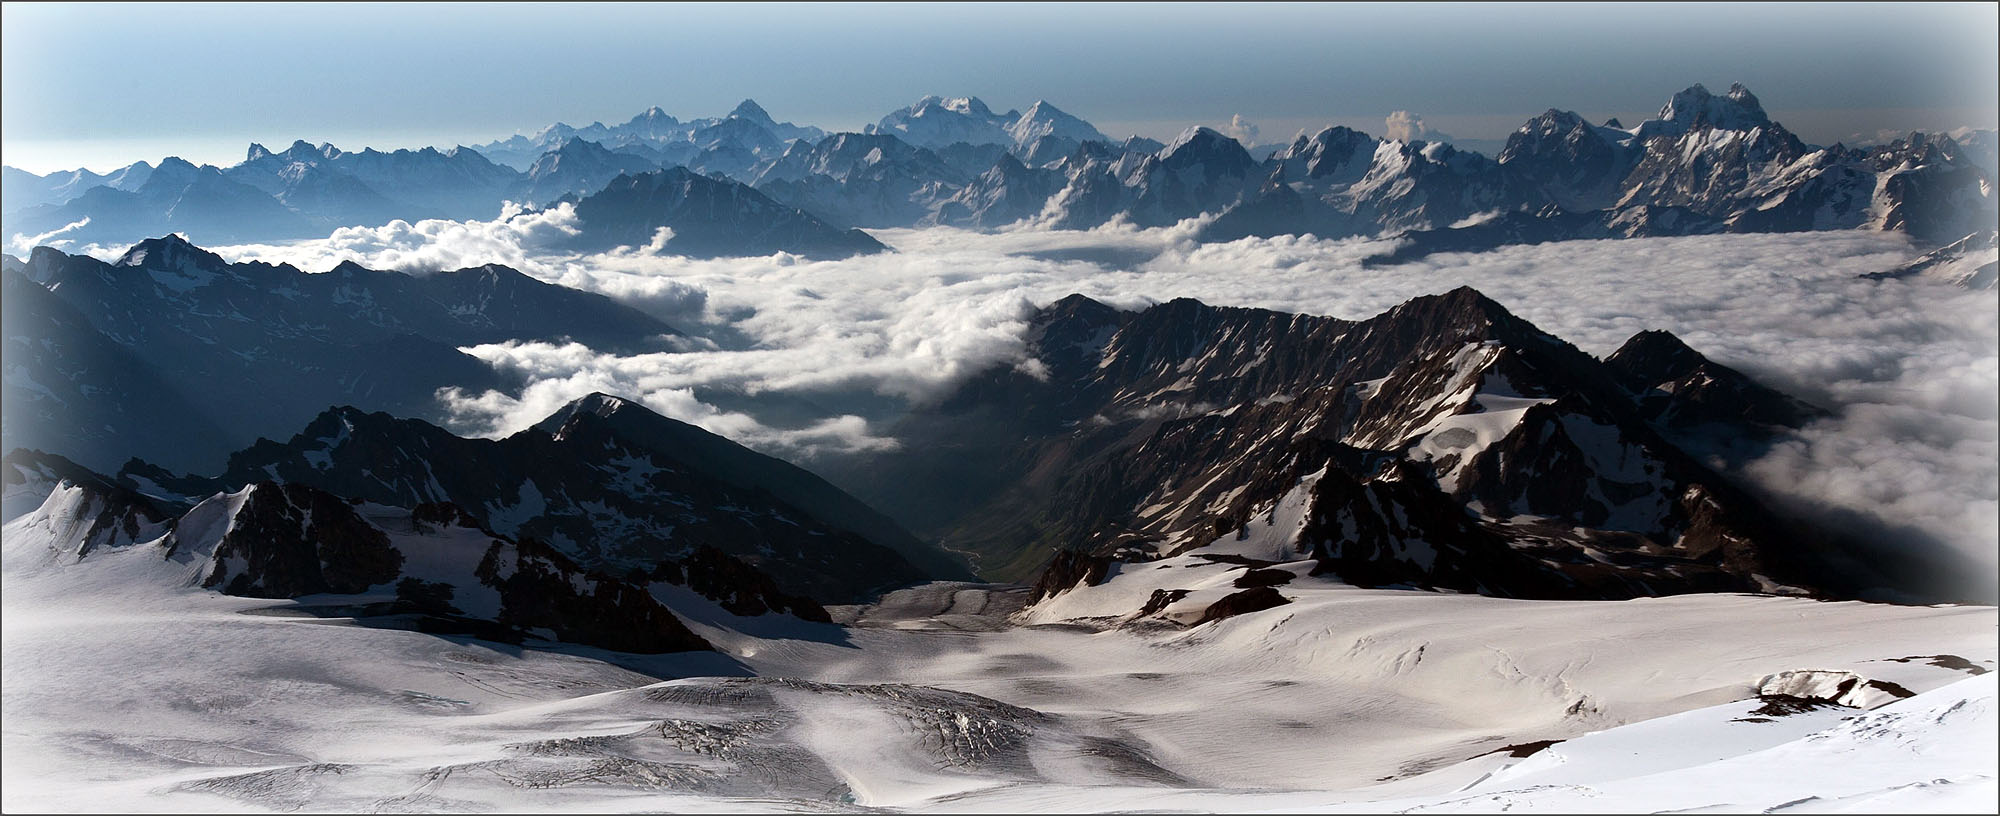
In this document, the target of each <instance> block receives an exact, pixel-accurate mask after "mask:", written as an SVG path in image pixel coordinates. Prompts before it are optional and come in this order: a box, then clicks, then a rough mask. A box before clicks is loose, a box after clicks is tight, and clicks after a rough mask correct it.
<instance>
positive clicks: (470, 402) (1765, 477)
mask: <svg viewBox="0 0 2000 816" xmlns="http://www.w3.org/2000/svg"><path fill="white" fill-rule="evenodd" d="M563 218H564V216H563V215H562V214H560V213H554V214H542V215H528V214H523V213H519V212H515V213H512V214H510V215H508V216H504V217H503V218H501V219H498V220H496V221H494V222H472V223H463V222H421V223H419V224H415V225H401V226H398V225H390V226H389V227H383V228H379V229H374V230H343V231H341V233H337V234H336V235H335V236H333V237H331V238H329V239H328V240H326V241H322V242H309V243H304V244H298V245H293V246H285V247H234V248H224V249H223V250H221V251H222V252H223V254H224V255H225V256H230V257H256V258H261V259H265V260H285V261H291V262H293V263H297V264H299V265H301V266H303V267H304V268H307V269H313V270H322V269H326V268H330V267H331V266H332V264H333V263H335V262H337V261H339V260H356V261H359V262H361V263H363V264H366V265H369V266H376V267H381V268H395V267H398V266H404V267H416V268H420V269H436V268H445V267H450V266H469V265H474V264H478V263H485V262H496V261H497V262H501V263H507V264H509V265H513V266H516V267H518V268H521V269H522V270H523V271H526V272H529V273H531V274H534V275H537V276H539V277H542V278H544V279H547V280H551V281H554V282H557V283H562V284H565V285H569V286H574V287H577V288H582V289H589V290H593V291H598V292H603V293H605V294H607V295H610V296H612V297H616V298H619V299H622V300H624V301H626V302H628V303H631V304H633V305H635V306H637V307H639V308H642V309H645V310H647V311H649V312H651V313H653V314H656V315H658V316H660V317H662V318H663V319H666V320H667V321H669V322H671V323H673V324H674V325H676V326H678V327H680V328H682V329H683V330H685V331H689V332H692V333H694V334H695V335H697V336H700V337H702V338H705V339H706V340H707V341H708V343H709V347H708V348H704V349H697V350H693V351H689V352H684V353H675V354H652V355H642V356H628V357H615V356H610V355H603V354H598V353H596V352H592V351H590V350H589V349H585V348H583V347H581V346H556V345H551V344H546V343H525V344H504V345H492V346H481V347H478V348H474V349H470V350H469V351H470V353H472V354H474V355H476V356H478V357H480V358H482V359H485V360H487V361H489V362H490V363H492V364H493V365H495V366H498V367H502V368H507V369H510V370H515V371H519V372H522V373H524V374H526V375H528V376H529V378H530V379H531V381H532V382H533V384H532V385H530V386H529V387H528V388H527V390H526V391H525V392H523V393H521V394H515V395H509V394H491V393H489V394H464V393H456V392H453V393H447V394H444V395H442V396H443V398H444V399H445V400H446V401H447V403H448V404H449V406H450V408H451V410H452V414H453V416H455V417H457V419H458V427H459V429H460V430H462V431H472V432H478V433H487V434H497V433H504V432H509V431H512V430H517V429H519V428H521V427H524V426H526V425H527V424H529V423H531V422H533V421H535V420H537V419H539V418H541V417H542V416H545V415H547V414H548V413H549V412H550V411H552V410H554V408H555V407H557V406H558V405H560V404H561V403H562V402H563V401H565V400H568V399H572V398H574V397H577V396H581V395H582V394H584V393H588V392H590V391H593V390H602V391H608V392H612V393H618V394H622V395H627V396H631V397H634V398H637V399H640V400H642V401H643V402H645V403H646V404H647V405H649V406H650V407H652V408H654V409H655V410H659V411H661V412H663V413H666V414H667V415H669V416H673V417H675V418H678V419H682V420H684V421H688V422H693V423H695V424H698V425H701V426H703V427H705V428H708V429H709V430H712V431H715V432H717V433H721V434H723V435H726V436H730V437H732V438H736V439H738V440H739V441H742V442H744V443H746V444H750V445H752V446H753V447H759V448H762V449H765V450H769V451H771V452H774V453H778V454H781V455H789V456H795V457H806V458H810V457H812V456H815V455H827V454H834V453H839V452H843V451H853V450H867V449H878V448H881V447H885V446H890V445H893V444H895V442H894V440H892V439H887V438H884V436H883V435H882V434H883V431H882V427H883V426H884V425H885V423H887V422H889V421H891V420H893V419H894V417H895V416H896V415H897V412H898V411H899V410H900V409H901V408H902V407H903V406H906V405H907V404H909V403H912V402H922V401H924V400H929V399H934V398H936V397H938V396H939V395H941V394H943V393H945V392H946V391H947V390H948V389H949V388H951V387H952V386H953V385H954V384H956V383H957V382H959V381H961V380H962V379H963V378H964V377H966V376H968V375H969V374H971V373H972V372H975V371H978V370H981V369H984V368H986V367H988V366H993V365H1002V364H1007V365H1018V364H1020V363H1022V362H1023V360H1024V358H1023V345H1022V340H1021V334H1022V331H1023V329H1025V327H1026V320H1027V318H1028V316H1029V315H1030V314H1031V312H1032V310H1033V309H1034V308H1035V307H1036V306H1037V305H1041V304H1046V303H1049V302H1052V301H1054V300H1056V299H1058V298H1061V297H1063V296H1065V295H1068V294H1070V293H1072V292H1080V293H1082V294H1085V295H1087V296H1090V297H1093V298H1097V299H1099V300H1102V301H1105V302H1107V303H1110V304H1112V305H1115V306H1119V307H1121V308H1139V307H1143V306H1145V305H1147V304H1148V303H1152V302H1158V301H1164V300H1168V299H1171V298H1174V297H1194V298H1198V299H1200V300H1203V301H1206V302H1209V303H1214V304H1219V305H1231V306H1250V307H1261V308H1269V309H1277V310H1282V311H1292V312H1309V313H1315V314H1327V315H1334V316H1337V317H1343V318H1349V319H1359V318H1365V317H1369V316H1372V315H1374V314H1378V313H1380V312H1382V311H1384V310H1386V309H1388V308H1390V307H1392V306H1394V305H1396V304H1398V303H1401V302H1403V301H1405V300H1407V299H1409V298H1411V297H1415V296H1418V295H1423V294H1431V293H1437V292H1443V291H1446V290H1448V289H1451V288H1453V287H1456V286H1459V285H1461V284H1469V285H1471V286H1474V287H1475V288H1478V289H1479V290H1480V291H1482V292H1484V293H1486V294H1487V295H1488V296H1490V297H1492V298H1494V299H1495V300H1498V301H1499V302H1501V303H1503V304H1505V305H1506V306H1507V307H1508V308H1509V309H1511V310H1512V311H1514V312H1515V313H1516V314H1518V315H1520V316H1521V317H1523V318H1526V319H1528V320H1530V321H1532V322H1534V323H1535V324H1536V325H1538V326H1540V327H1541V328H1543V329H1544V330H1547V331H1549V332H1552V333H1554V334H1556V335H1557V336H1560V337H1562V338H1564V339H1566V340H1569V341H1570V342H1573V343H1575V344H1577V345H1578V346H1579V347H1581V348H1582V349H1583V350H1584V351H1586V352H1589V353H1592V354H1596V355H1599V356H1602V355H1605V354H1608V353H1610V352H1611V351H1612V350H1614V349H1616V348H1617V347H1618V345H1619V344H1621V343H1623V342H1624V341H1625V339H1626V338H1628V337H1630V336H1631V335H1632V334H1634V333H1636V332H1638V331H1641V330H1644V329H1654V328H1659V329H1667V330H1670V331H1673V332H1674V333H1676V334H1678V335H1680V336H1681V337H1682V338H1683V339H1684V340H1686V341H1687V342H1688V344H1689V345H1691V346H1693V347H1695V348H1696V349H1698V350H1700V351H1702V352H1703V353H1705V354H1707V355H1709V356H1710V357H1712V358H1714V359H1716V360H1717V361H1719V362H1722V363H1724V364H1726V365H1730V366H1733V367H1736V368H1739V369H1741V370H1743V371H1745V372H1746V373H1749V374H1751V375H1752V376H1755V377H1757V378H1759V379H1761V380H1763V381H1764V382H1766V383H1768V384H1771V385H1773V386H1775V387H1778V388H1780V389H1782V390H1785V391H1787V392H1789V393H1792V394H1795V395H1797V396H1799V397H1801V398H1804V399H1807V400H1809V401H1812V402H1815V403H1818V404H1820V405H1823V406H1826V407H1829V408H1833V409H1835V412H1836V416H1835V418H1833V419H1831V420H1828V421H1825V422H1822V423H1820V424H1818V425H1815V426H1813V427H1811V428H1809V429H1807V431H1806V432H1805V433H1803V434H1800V435H1799V436H1798V437H1797V438H1796V439H1792V440H1790V441H1787V442H1786V443H1784V444H1781V445H1779V446H1778V447H1777V448H1776V449H1774V450H1773V451H1772V452H1771V453H1770V454H1769V455H1767V456H1765V457H1763V458H1762V459H1760V460H1759V461H1757V462H1754V463H1752V464H1751V465H1749V466H1748V468H1747V469H1746V473H1747V475H1749V476H1750V477H1752V478H1753V479H1755V480H1756V481H1757V482H1758V483H1759V484H1760V485H1762V486H1763V488H1764V489H1765V490H1766V491H1767V492H1768V493H1769V494H1770V495H1772V496H1774V497H1776V498H1778V499H1779V500H1781V501H1783V502H1785V503H1788V504H1789V505H1791V506H1793V507H1795V508H1798V509H1805V510H1811V509H1815V508H1826V509H1830V510H1839V511H1845V512H1852V513H1858V514H1862V515H1863V516H1866V517H1868V518H1872V519H1875V520H1878V521H1880V522H1881V524H1882V526H1883V529H1885V530H1908V531H1915V532H1916V533H1919V534H1922V535H1925V536H1929V537H1932V538H1936V539H1940V540H1944V541H1947V542H1949V543H1951V544H1952V545H1954V546H1956V547H1957V548H1958V549H1960V550H1963V551H1965V552H1970V553H1975V554H1977V555H1979V556H1980V557H1981V558H1982V559H1983V560H1984V561H1985V562H1986V563H1993V562H1994V561H1995V560H1996V559H1995V555H1994V553H1995V550H1996V533H1995V530H1996V527H2000V464H1996V460H2000V416H1997V415H2000V397H1997V396H1996V394H2000V363H1996V345H2000V317H1996V312H1995V309H1994V295H1993V294H1992V293H1991V292H1966V291H1962V290H1958V289H1954V288H1950V287H1945V286H1938V285H1930V284H1925V283H1920V282H1906V281H1870V280H1860V279H1857V278H1856V277H1855V276H1856V275H1858V274H1861V273H1864V272H1874V271H1880V270H1883V269H1887V268H1890V267H1892V266H1895V265H1897V264H1898V263H1901V262H1903V261H1905V260H1907V259H1909V258H1911V257H1913V256H1914V255H1915V254H1917V249H1915V248H1914V247H1912V246H1911V245H1909V244H1908V242H1907V241H1906V240H1905V239H1903V238H1902V237H1901V236H1897V235H1888V234H1878V233H1864V232H1839V233H1811V234H1799V235H1725V236H1701V237H1691V238H1655V239H1635V240H1620V241H1574V242H1565V243H1558V244H1547V245H1542V246H1528V247H1511V248H1506V249H1502V250H1499V251H1494V252H1488V253H1480V254H1472V255H1466V254H1449V253H1447V254H1439V255H1433V256H1430V257H1427V258H1425V259H1423V260H1421V261H1418V262H1414V263H1410V264H1404V265H1400V266H1394V267H1382V268H1363V267H1362V266H1361V265H1360V263H1359V261H1360V259H1361V258H1364V257H1367V256H1369V255H1374V254H1377V253H1379V252H1381V251H1383V250H1384V249H1385V248H1386V247H1387V244H1385V243H1384V242H1381V241H1374V240H1368V239H1348V240H1341V241H1323V240H1318V239H1313V238H1297V237H1281V238H1274V239H1249V240H1244V241H1238V242H1234V243H1228V244H1198V243H1195V242H1194V241H1193V240H1192V239H1191V237H1190V236H1191V234H1192V227H1193V224H1192V223H1191V222H1190V223H1184V224H1182V225H1180V226H1179V227H1175V228H1168V229H1156V230H1137V229H1133V228H1130V227H1127V226H1111V227H1106V228H1102V229H1099V230H1093V231H1089V232H1048V231H1018V232H1003V233H995V234H982V233H974V232H966V231H960V230H954V229H930V230H885V231H879V232H877V233H875V234H876V236H877V237H878V238H879V239H881V240H883V241H884V242H885V243H887V244H889V245H890V246H893V247H895V248H896V249H897V250H898V251H897V252H896V253H895V254H892V255H885V256H871V257H865V258H856V259H849V260H844V261H823V262H814V261H806V260H803V259H800V258H796V257H792V256H787V255H775V256H771V257H765V258H741V259H719V260H706V261H703V260H691V259H687V258H679V257H672V256H662V255H659V254H657V253H656V252H653V251H650V250H648V251H626V252H620V253H613V254H606V255H596V256H589V257H576V256H563V255H552V254H549V253H547V252H546V251H545V249H544V247H546V246H548V245H549V243H548V239H549V238H551V237H553V235H555V234H558V233H560V232H561V231H562V230H563V229H564V228H565V227H566V226H568V225H567V224H566V222H564V221H563ZM551 230H553V231H555V232H551Z"/></svg>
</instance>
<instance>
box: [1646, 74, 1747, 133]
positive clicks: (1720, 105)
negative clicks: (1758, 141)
mask: <svg viewBox="0 0 2000 816" xmlns="http://www.w3.org/2000/svg"><path fill="white" fill-rule="evenodd" d="M1660 119H1661V120H1662V121H1665V122H1670V123H1672V124H1673V125H1675V126H1676V129H1677V130H1682V131H1686V130H1692V129H1694V128H1697V127H1712V128H1721V129H1724V130H1749V129H1751V128H1757V127H1764V126H1766V125H1769V124H1771V118H1770V117H1769V116H1766V115H1765V114H1764V106H1763V105H1762V104H1759V103H1758V101H1757V97H1756V95H1754V94H1752V93H1750V89H1748V88H1745V87H1743V85H1742V84H1741V83H1736V84H1732V85H1730V86H1729V92H1728V93H1726V94H1723V95H1722V96H1716V95H1714V94H1711V93H1709V92H1708V89H1707V88H1704V87H1702V86H1701V84H1700V83H1696V84H1695V85H1694V86H1693V87H1691V88H1688V89H1687V90H1684V91H1681V92H1680V93H1677V94H1674V98H1673V99H1671V100H1668V102H1667V104H1666V106H1665V107H1662V108H1660Z"/></svg>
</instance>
